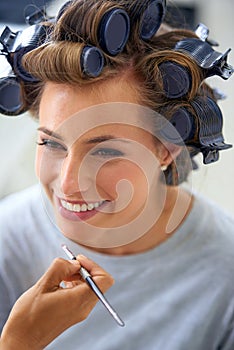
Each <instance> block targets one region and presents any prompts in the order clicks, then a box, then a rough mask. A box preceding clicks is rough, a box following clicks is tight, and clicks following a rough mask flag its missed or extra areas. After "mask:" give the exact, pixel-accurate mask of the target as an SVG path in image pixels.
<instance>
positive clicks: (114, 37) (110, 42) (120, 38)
mask: <svg viewBox="0 0 234 350" xmlns="http://www.w3.org/2000/svg"><path fill="white" fill-rule="evenodd" d="M129 34H130V19H129V16H128V14H127V12H126V11H124V10H123V9H120V8H114V9H111V10H109V11H107V12H106V13H105V14H104V16H103V17H102V19H101V21H100V24H99V28H98V37H99V44H100V46H101V48H102V49H103V51H105V52H106V53H107V54H109V55H111V56H116V55H118V54H119V53H120V52H122V51H123V49H124V47H125V45H126V43H127V41H128V38H129Z"/></svg>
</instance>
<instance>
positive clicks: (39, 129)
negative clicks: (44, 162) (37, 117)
mask: <svg viewBox="0 0 234 350" xmlns="http://www.w3.org/2000/svg"><path fill="white" fill-rule="evenodd" d="M37 130H38V131H43V132H44V133H45V134H47V135H49V136H53V137H55V138H56V139H59V140H63V138H62V136H60V135H59V134H56V132H54V131H51V130H49V129H47V128H45V127H44V126H41V127H40V128H38V129H37Z"/></svg>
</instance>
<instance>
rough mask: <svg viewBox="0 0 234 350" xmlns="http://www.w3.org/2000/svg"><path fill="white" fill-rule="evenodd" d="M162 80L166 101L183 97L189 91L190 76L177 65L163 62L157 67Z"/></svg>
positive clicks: (182, 67) (187, 71)
mask: <svg viewBox="0 0 234 350" xmlns="http://www.w3.org/2000/svg"><path fill="white" fill-rule="evenodd" d="M159 70H160V73H161V76H162V80H163V89H164V93H165V96H166V97H167V98H168V99H176V98H181V97H183V96H185V95H186V94H187V93H188V92H189V91H190V89H191V74H190V72H189V70H188V69H187V68H186V67H184V66H182V65H181V64H179V63H176V62H173V61H165V62H163V63H161V64H160V65H159Z"/></svg>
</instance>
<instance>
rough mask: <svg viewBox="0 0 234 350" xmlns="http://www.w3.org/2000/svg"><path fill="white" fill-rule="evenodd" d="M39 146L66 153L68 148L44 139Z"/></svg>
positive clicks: (38, 143)
mask: <svg viewBox="0 0 234 350" xmlns="http://www.w3.org/2000/svg"><path fill="white" fill-rule="evenodd" d="M37 145H38V146H46V147H47V148H50V149H55V150H61V151H66V148H65V147H64V146H63V145H61V144H60V143H58V142H56V141H53V140H47V139H42V140H41V141H40V142H37Z"/></svg>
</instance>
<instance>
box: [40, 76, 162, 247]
mask: <svg viewBox="0 0 234 350" xmlns="http://www.w3.org/2000/svg"><path fill="white" fill-rule="evenodd" d="M133 85H134V82H133V83H132V85H131V84H130V83H129V81H126V80H117V79H112V80H111V81H108V82H106V83H98V84H95V86H93V87H92V88H90V87H88V86H85V87H82V88H81V89H79V88H78V87H74V86H70V85H66V84H56V83H52V82H49V83H47V84H46V86H45V89H44V92H43V95H42V99H41V103H40V111H39V132H38V140H37V141H38V144H39V145H38V147H37V156H36V172H37V176H38V177H39V179H40V182H41V184H42V185H43V187H44V189H45V192H46V194H47V196H48V198H49V199H50V201H51V203H52V206H53V209H54V213H55V219H56V223H57V225H58V226H59V228H60V230H61V231H62V232H63V234H64V235H65V236H67V237H68V238H70V239H72V240H73V241H75V242H79V243H81V244H82V243H83V244H84V245H88V246H93V247H99V246H100V247H101V246H102V247H105V246H106V247H110V246H117V245H122V244H126V243H128V241H132V240H134V239H135V238H138V234H137V233H136V235H137V237H135V236H134V233H133V236H130V237H128V236H127V235H126V232H128V231H132V228H131V224H132V223H135V225H137V229H138V228H139V232H141V234H144V233H145V232H143V231H147V230H148V228H147V225H146V221H147V215H146V217H144V220H140V221H138V219H139V216H141V214H142V212H147V210H146V209H147V208H151V212H150V213H151V215H152V211H153V212H155V213H156V212H157V206H160V205H159V203H160V201H161V200H163V198H164V196H163V191H162V187H163V185H162V183H161V182H160V181H159V175H160V173H161V170H160V165H161V164H162V163H164V160H165V159H166V158H167V156H168V152H167V150H166V149H165V147H164V146H163V145H162V144H161V143H159V142H158V145H157V144H156V142H155V140H154V139H153V136H152V135H151V134H150V132H148V131H147V130H146V128H145V127H142V125H143V123H142V121H141V118H140V116H139V114H140V113H139V111H138V107H137V105H136V104H137V103H138V101H139V98H138V96H137V92H136V90H135V89H134V88H133V87H132V86H133ZM117 102H118V103H117ZM119 102H120V103H119ZM151 198H152V199H151ZM148 211H149V210H148ZM144 215H145V214H144ZM145 218H146V219H145ZM145 220H146V221H145ZM129 225H130V226H129ZM122 228H124V230H123V233H122V238H121V239H120V241H118V239H116V238H113V241H112V240H111V239H110V241H108V243H105V242H104V241H105V240H103V239H104V237H105V236H107V235H108V237H109V238H110V237H112V233H113V237H116V232H117V233H118V234H117V236H119V237H120V236H121V230H122ZM100 230H101V231H100ZM116 230H117V231H116ZM131 234H132V232H131ZM95 235H97V237H95Z"/></svg>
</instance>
